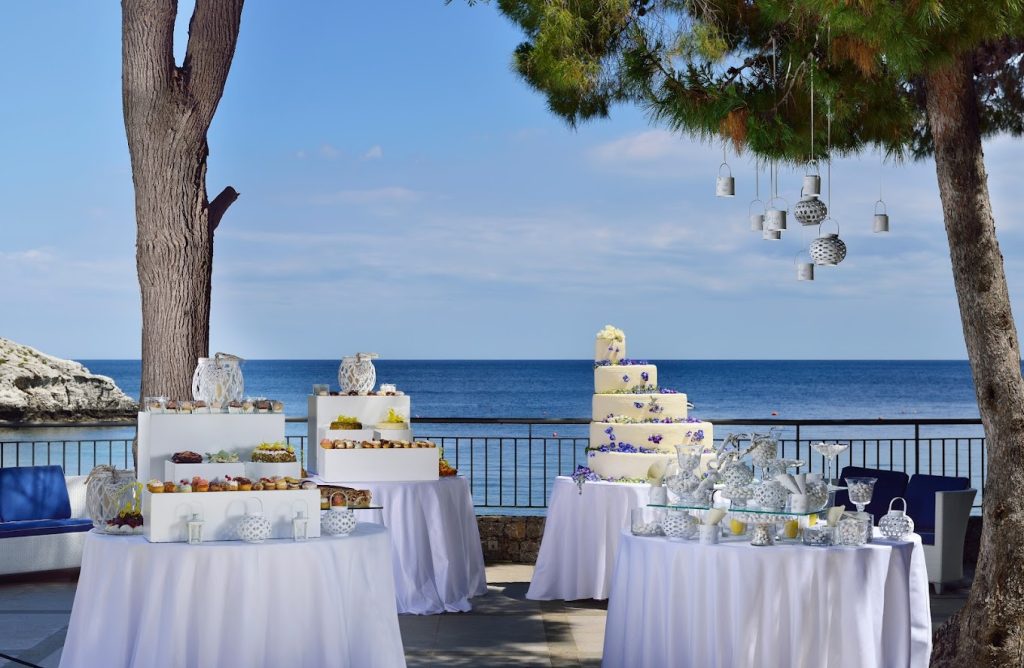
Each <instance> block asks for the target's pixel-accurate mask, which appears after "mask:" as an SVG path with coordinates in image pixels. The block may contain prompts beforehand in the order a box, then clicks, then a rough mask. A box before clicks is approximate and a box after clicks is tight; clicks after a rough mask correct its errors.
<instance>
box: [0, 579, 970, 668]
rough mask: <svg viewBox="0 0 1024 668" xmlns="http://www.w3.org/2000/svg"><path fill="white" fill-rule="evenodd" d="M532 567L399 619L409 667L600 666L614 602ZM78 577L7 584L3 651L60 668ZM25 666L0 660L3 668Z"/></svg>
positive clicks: (955, 599)
mask: <svg viewBox="0 0 1024 668" xmlns="http://www.w3.org/2000/svg"><path fill="white" fill-rule="evenodd" d="M532 575H533V567H532V566H522V565H495V566H489V567H488V568H487V581H488V583H489V587H488V589H489V591H488V593H487V595H485V596H482V597H480V598H477V599H474V600H473V611H472V612H469V613H463V614H447V615H433V616H427V617H415V616H406V615H403V616H402V617H400V618H399V623H400V625H401V628H402V640H403V642H404V643H405V653H406V658H407V660H408V663H409V666H410V668H423V667H425V666H451V667H454V668H462V667H465V668H468V667H470V666H473V667H476V666H486V667H487V668H499V667H513V666H518V667H523V666H550V667H551V668H566V667H569V666H598V665H600V662H601V646H602V641H603V638H604V621H605V612H606V608H607V605H606V604H605V603H604V602H599V601H576V602H570V603H565V602H544V603H538V602H537V601H529V600H526V589H527V587H528V586H529V582H530V577H531V576H532ZM74 577H75V576H74V575H73V574H65V575H63V577H59V578H49V579H47V580H45V581H34V582H26V581H6V582H4V581H0V653H3V654H7V655H10V656H15V657H18V658H19V659H22V660H23V661H28V662H30V663H34V664H36V665H40V666H46V667H47V668H50V667H51V666H57V664H58V663H59V662H60V650H61V647H62V646H63V644H64V634H65V633H66V631H67V623H68V616H69V615H70V613H71V604H72V601H73V600H74V595H75V579H74ZM965 596H966V589H963V588H959V589H951V590H949V591H947V592H946V593H944V594H942V595H941V596H935V595H933V596H932V599H931V609H932V621H933V624H935V625H936V626H937V625H938V624H940V623H941V622H943V621H945V620H946V619H947V618H948V617H949V616H950V615H952V614H953V613H955V612H956V611H957V610H958V609H959V608H960V606H961V605H963V601H964V598H965ZM17 665H18V664H15V663H13V662H9V661H3V660H0V668H7V667H8V666H10V667H12V668H14V667H15V666H17Z"/></svg>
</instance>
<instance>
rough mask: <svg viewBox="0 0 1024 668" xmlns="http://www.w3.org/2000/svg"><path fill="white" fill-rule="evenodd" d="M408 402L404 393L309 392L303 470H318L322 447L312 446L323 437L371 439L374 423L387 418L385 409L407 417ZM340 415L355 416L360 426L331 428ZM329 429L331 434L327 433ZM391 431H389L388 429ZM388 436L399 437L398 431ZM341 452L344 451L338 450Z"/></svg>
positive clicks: (409, 403)
mask: <svg viewBox="0 0 1024 668" xmlns="http://www.w3.org/2000/svg"><path fill="white" fill-rule="evenodd" d="M410 406H411V401H410V399H409V397H408V396H407V395H402V396H391V397H388V396H377V395H367V396H362V397H360V396H347V395H343V396H318V395H310V396H309V397H308V399H307V412H306V415H308V416H309V418H308V421H307V425H308V432H307V439H306V445H307V447H306V470H308V471H316V472H317V473H321V471H320V469H319V468H317V457H318V451H319V450H322V448H318V447H315V446H316V445H317V444H318V443H320V441H321V440H322V439H324V438H332V439H333V438H342V439H352V440H369V439H371V438H374V432H375V431H376V429H375V428H374V425H376V424H377V423H379V422H383V421H384V420H386V419H387V417H388V410H389V409H392V410H394V411H395V412H396V413H399V414H401V415H403V416H405V417H406V418H408V417H409V407H410ZM339 415H347V416H350V417H354V418H356V419H357V420H359V422H361V423H362V424H363V427H364V428H363V429H339V430H331V429H330V426H331V422H333V421H334V420H335V419H337V417H338V416H339ZM328 431H330V432H331V434H332V435H331V436H328V435H327V432H328ZM387 431H391V430H387ZM387 438H393V439H398V438H401V436H398V435H397V434H388V435H387ZM337 452H344V451H341V450H339V451H337Z"/></svg>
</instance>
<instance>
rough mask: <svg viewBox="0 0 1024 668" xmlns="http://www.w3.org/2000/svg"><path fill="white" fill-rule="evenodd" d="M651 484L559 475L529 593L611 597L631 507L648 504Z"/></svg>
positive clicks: (534, 595) (540, 596)
mask: <svg viewBox="0 0 1024 668" xmlns="http://www.w3.org/2000/svg"><path fill="white" fill-rule="evenodd" d="M648 489H649V486H648V485H644V484H630V483H618V482H588V483H584V484H583V493H582V494H580V490H579V488H577V486H576V483H575V482H573V480H572V478H568V477H565V476H560V477H558V478H556V479H555V484H554V486H553V488H552V490H551V501H549V502H548V517H547V521H546V522H545V523H544V537H543V538H542V539H541V544H540V552H539V553H538V555H537V565H536V567H535V568H534V570H533V581H532V582H530V589H529V591H528V592H527V593H526V597H527V598H531V599H534V600H538V601H551V600H566V601H575V600H578V599H581V598H596V599H605V598H608V591H609V586H610V584H611V579H612V566H613V565H614V563H615V552H616V549H617V548H618V546H619V536H620V535H621V532H622V529H623V528H625V527H629V511H630V510H632V509H633V508H637V507H639V506H644V505H647V496H648Z"/></svg>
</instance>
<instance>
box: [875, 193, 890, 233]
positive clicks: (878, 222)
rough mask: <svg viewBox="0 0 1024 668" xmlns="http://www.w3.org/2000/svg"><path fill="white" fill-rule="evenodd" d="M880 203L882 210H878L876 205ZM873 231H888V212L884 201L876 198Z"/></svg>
mask: <svg viewBox="0 0 1024 668" xmlns="http://www.w3.org/2000/svg"><path fill="white" fill-rule="evenodd" d="M879 204H881V205H882V212H881V213H879V212H878V205H879ZM874 230H875V232H888V231H889V214H888V213H887V212H886V209H885V202H883V201H882V200H878V201H877V202H875V224H874Z"/></svg>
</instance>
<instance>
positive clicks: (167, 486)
mask: <svg viewBox="0 0 1024 668" xmlns="http://www.w3.org/2000/svg"><path fill="white" fill-rule="evenodd" d="M177 488H178V486H177V485H175V484H174V483H173V482H171V481H170V480H168V481H166V482H165V483H164V491H165V492H167V493H171V492H173V491H174V490H175V489H177Z"/></svg>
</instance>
